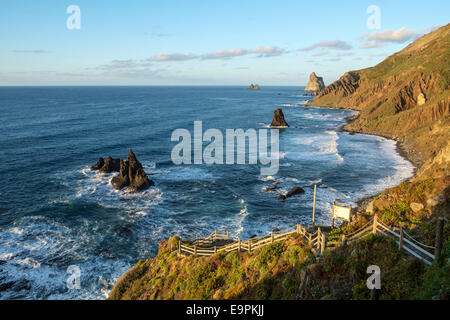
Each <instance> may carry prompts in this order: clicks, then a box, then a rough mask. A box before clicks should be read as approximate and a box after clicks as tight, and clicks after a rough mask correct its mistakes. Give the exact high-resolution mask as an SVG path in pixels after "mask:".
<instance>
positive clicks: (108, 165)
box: [94, 157, 120, 173]
mask: <svg viewBox="0 0 450 320" xmlns="http://www.w3.org/2000/svg"><path fill="white" fill-rule="evenodd" d="M96 165H97V163H96V164H95V165H94V167H95V166H96ZM119 170H120V159H113V158H112V157H108V158H106V161H105V163H104V165H103V166H102V167H101V168H100V170H99V172H100V173H111V172H119Z"/></svg>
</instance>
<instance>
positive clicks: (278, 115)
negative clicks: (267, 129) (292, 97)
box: [270, 108, 289, 127]
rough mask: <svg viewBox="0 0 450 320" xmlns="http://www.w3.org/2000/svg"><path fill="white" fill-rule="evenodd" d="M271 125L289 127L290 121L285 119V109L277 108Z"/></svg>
mask: <svg viewBox="0 0 450 320" xmlns="http://www.w3.org/2000/svg"><path fill="white" fill-rule="evenodd" d="M270 126H271V127H289V125H288V123H287V122H286V120H285V119H284V114H283V110H281V109H280V108H278V109H276V110H275V112H274V114H273V120H272V123H271V124H270Z"/></svg>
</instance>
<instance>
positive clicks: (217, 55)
mask: <svg viewBox="0 0 450 320" xmlns="http://www.w3.org/2000/svg"><path fill="white" fill-rule="evenodd" d="M284 53H286V50H284V49H281V48H278V47H277V46H267V47H256V48H254V49H242V48H239V49H230V50H222V51H216V52H212V53H204V54H200V55H194V54H192V53H187V54H183V53H174V54H162V55H159V56H155V57H151V58H149V59H147V61H155V62H168V61H187V60H194V59H200V60H217V59H231V58H235V57H241V56H246V55H250V54H257V55H258V57H260V58H265V57H276V56H280V55H282V54H284Z"/></svg>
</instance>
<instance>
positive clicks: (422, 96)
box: [417, 93, 427, 106]
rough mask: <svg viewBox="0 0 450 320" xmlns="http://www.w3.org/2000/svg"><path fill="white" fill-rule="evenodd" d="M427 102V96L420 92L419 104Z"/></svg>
mask: <svg viewBox="0 0 450 320" xmlns="http://www.w3.org/2000/svg"><path fill="white" fill-rule="evenodd" d="M425 102H427V100H426V99H425V96H424V95H423V93H419V95H418V96H417V105H418V106H422V105H424V104H425Z"/></svg>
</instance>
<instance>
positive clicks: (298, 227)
mask: <svg viewBox="0 0 450 320" xmlns="http://www.w3.org/2000/svg"><path fill="white" fill-rule="evenodd" d="M297 234H300V225H299V224H297Z"/></svg>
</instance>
